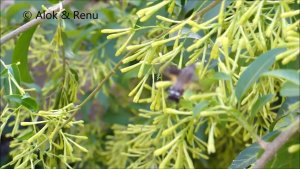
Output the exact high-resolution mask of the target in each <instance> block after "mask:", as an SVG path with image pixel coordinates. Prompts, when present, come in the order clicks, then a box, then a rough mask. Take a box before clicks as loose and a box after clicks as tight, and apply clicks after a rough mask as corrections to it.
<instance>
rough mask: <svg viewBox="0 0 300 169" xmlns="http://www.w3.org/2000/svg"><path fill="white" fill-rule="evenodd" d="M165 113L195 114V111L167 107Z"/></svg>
mask: <svg viewBox="0 0 300 169" xmlns="http://www.w3.org/2000/svg"><path fill="white" fill-rule="evenodd" d="M164 113H167V114H178V115H192V114H193V112H191V111H188V112H185V111H179V110H176V109H171V108H166V109H165V111H164Z"/></svg>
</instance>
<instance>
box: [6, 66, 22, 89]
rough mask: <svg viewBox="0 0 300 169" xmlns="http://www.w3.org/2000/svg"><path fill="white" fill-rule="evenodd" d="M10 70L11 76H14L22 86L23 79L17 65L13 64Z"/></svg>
mask: <svg viewBox="0 0 300 169" xmlns="http://www.w3.org/2000/svg"><path fill="white" fill-rule="evenodd" d="M8 69H9V70H10V72H11V74H12V75H13V76H14V78H15V79H16V81H17V82H18V84H20V83H21V77H20V71H19V67H18V66H17V65H16V64H12V65H11V66H8ZM11 69H12V70H11Z"/></svg>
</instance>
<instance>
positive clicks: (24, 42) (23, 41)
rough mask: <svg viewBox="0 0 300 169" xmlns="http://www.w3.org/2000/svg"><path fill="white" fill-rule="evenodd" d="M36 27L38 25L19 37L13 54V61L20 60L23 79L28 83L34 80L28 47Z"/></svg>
mask: <svg viewBox="0 0 300 169" xmlns="http://www.w3.org/2000/svg"><path fill="white" fill-rule="evenodd" d="M35 29H36V26H35V27H33V28H31V29H28V30H27V31H26V32H24V33H23V34H22V35H21V36H20V37H19V39H18V41H17V43H16V47H15V49H14V52H13V55H12V63H18V62H20V64H19V65H18V67H19V70H20V75H21V80H22V81H23V82H27V83H32V82H33V79H32V77H31V75H30V72H29V68H28V63H27V60H28V48H29V45H30V40H31V38H32V35H33V33H34V31H35Z"/></svg>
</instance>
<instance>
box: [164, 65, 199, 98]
mask: <svg viewBox="0 0 300 169" xmlns="http://www.w3.org/2000/svg"><path fill="white" fill-rule="evenodd" d="M195 69H196V66H195V64H192V65H190V66H187V67H185V68H183V69H181V70H180V69H177V67H175V66H170V67H168V68H166V69H165V71H164V75H165V76H167V77H169V78H170V79H171V80H172V81H173V82H174V84H173V85H172V86H171V87H170V88H169V96H168V98H169V99H170V100H173V101H175V102H179V99H180V97H181V96H182V94H183V92H184V90H185V88H186V87H187V85H188V84H189V83H191V82H192V80H193V77H194V74H195Z"/></svg>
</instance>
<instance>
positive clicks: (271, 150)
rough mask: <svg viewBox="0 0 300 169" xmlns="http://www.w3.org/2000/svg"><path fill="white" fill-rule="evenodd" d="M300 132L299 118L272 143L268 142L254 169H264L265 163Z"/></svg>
mask: <svg viewBox="0 0 300 169" xmlns="http://www.w3.org/2000/svg"><path fill="white" fill-rule="evenodd" d="M297 132H300V118H299V117H298V118H297V120H296V121H295V122H294V123H293V124H292V125H291V126H290V127H289V128H288V129H287V130H285V131H283V132H282V133H280V135H279V136H277V137H276V139H275V140H273V141H272V142H271V143H268V144H267V145H266V147H265V152H264V153H263V154H262V156H261V157H260V158H259V159H258V160H257V161H256V164H255V166H254V168H253V169H262V168H264V167H265V165H266V164H267V163H268V162H269V161H270V160H271V159H272V157H273V156H274V155H275V154H276V152H277V151H278V150H279V149H280V147H281V146H282V145H284V144H285V143H286V142H287V141H288V140H289V139H290V138H291V137H292V136H293V135H294V134H296V133H297Z"/></svg>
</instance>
